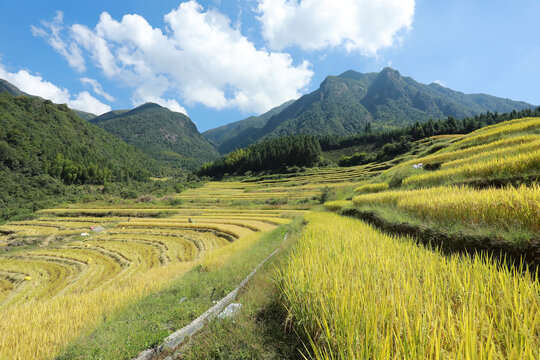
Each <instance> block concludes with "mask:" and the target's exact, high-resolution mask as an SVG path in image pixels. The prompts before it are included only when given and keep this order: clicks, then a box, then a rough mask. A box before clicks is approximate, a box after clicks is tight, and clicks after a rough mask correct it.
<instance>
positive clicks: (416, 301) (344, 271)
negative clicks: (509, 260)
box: [279, 213, 540, 360]
mask: <svg viewBox="0 0 540 360" xmlns="http://www.w3.org/2000/svg"><path fill="white" fill-rule="evenodd" d="M306 219H307V221H308V225H307V226H306V227H305V228H304V231H303V233H302V235H301V238H300V240H299V243H298V245H297V247H296V249H295V250H294V252H293V254H292V255H291V258H290V260H289V262H288V264H286V265H285V267H284V268H283V269H282V270H281V273H280V276H279V278H280V282H279V284H280V287H281V290H282V292H283V296H284V298H285V302H286V306H287V308H288V311H289V316H290V319H291V320H292V321H293V322H294V323H296V324H298V325H299V326H300V327H303V328H304V329H305V331H306V332H307V333H308V334H309V335H310V338H311V344H309V345H310V347H311V351H312V353H313V354H314V357H315V358H317V359H389V358H393V359H516V360H517V359H520V360H521V359H538V358H540V285H539V282H538V279H537V278H535V277H534V276H533V275H531V274H529V273H525V274H521V273H517V272H516V271H510V270H509V269H508V268H501V267H498V266H497V265H495V264H493V263H492V262H490V261H485V259H482V258H480V257H475V258H470V257H460V256H452V257H445V256H443V255H442V254H439V253H437V252H434V251H431V250H427V249H425V248H423V247H420V246H417V245H416V244H415V243H414V242H413V241H412V240H411V239H408V238H402V237H393V236H388V235H384V234H383V233H381V232H379V231H377V230H374V229H373V228H372V227H370V226H369V225H366V224H365V223H362V222H361V221H358V220H354V219H350V218H343V217H339V216H337V215H334V214H330V213H312V214H309V215H306Z"/></svg>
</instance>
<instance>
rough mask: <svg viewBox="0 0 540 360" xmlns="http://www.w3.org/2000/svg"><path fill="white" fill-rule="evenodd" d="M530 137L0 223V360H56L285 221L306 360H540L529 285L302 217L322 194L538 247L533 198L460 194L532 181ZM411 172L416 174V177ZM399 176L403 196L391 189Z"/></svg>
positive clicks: (539, 299) (511, 192) (367, 232)
mask: <svg viewBox="0 0 540 360" xmlns="http://www.w3.org/2000/svg"><path fill="white" fill-rule="evenodd" d="M539 129H540V119H538V118H536V119H535V118H530V119H518V120H513V121H510V122H507V123H502V124H497V125H494V126H490V127H487V128H484V129H480V130H478V131H476V132H474V133H472V134H469V135H465V136H461V135H459V136H456V135H447V136H446V135H445V136H440V137H439V138H440V139H442V140H444V141H447V143H445V146H447V147H446V148H443V149H442V150H439V151H437V152H435V153H433V154H430V155H427V156H421V155H419V156H420V157H418V158H414V159H406V160H407V161H405V162H403V163H401V164H398V165H397V166H394V167H392V168H390V169H388V168H389V167H390V166H391V165H392V163H393V162H394V161H395V162H398V161H401V160H402V159H398V160H393V161H392V162H387V163H383V164H368V165H361V166H354V167H347V168H324V169H309V170H306V171H304V172H299V173H295V174H281V175H264V176H259V177H252V178H244V179H237V180H236V181H222V182H217V181H213V182H207V183H206V184H205V185H204V186H202V187H200V188H196V189H189V190H186V191H184V192H182V193H180V194H176V195H175V196H174V199H173V200H174V202H172V201H171V202H168V201H160V200H156V201H151V202H148V203H133V202H131V203H130V202H124V203H123V204H121V205H111V204H107V203H99V202H96V203H90V204H84V205H82V204H68V205H64V206H63V207H60V208H56V209H46V210H42V211H39V212H38V213H37V217H36V218H34V219H29V220H25V221H14V222H10V223H7V224H4V225H2V226H0V317H2V319H3V321H2V322H0V334H2V336H1V337H0V359H4V358H5V359H48V358H54V356H55V354H57V353H58V352H59V351H61V349H62V348H63V347H65V346H66V345H67V344H69V343H70V342H71V341H73V340H74V339H75V338H77V337H80V336H85V335H88V334H90V333H91V331H92V329H95V328H96V327H97V326H99V325H100V324H102V323H103V322H104V321H105V319H107V318H109V317H111V316H114V314H116V313H118V311H119V310H121V309H124V308H126V307H127V306H129V305H130V304H132V303H133V302H134V301H136V300H137V299H140V298H142V297H144V296H147V295H149V294H155V292H157V291H159V290H161V289H164V288H165V287H166V286H167V285H168V284H170V283H171V281H173V280H175V279H178V278H179V277H181V276H183V274H185V273H186V272H188V271H189V270H190V269H193V268H194V267H195V266H198V265H200V268H201V269H204V270H205V271H210V270H211V269H216V268H219V267H221V266H223V264H225V263H226V261H227V259H230V258H231V257H232V256H233V255H234V256H238V254H241V253H242V252H243V251H246V249H248V248H249V247H250V246H252V245H253V244H255V243H257V241H259V238H260V237H261V235H262V234H264V233H267V232H269V231H271V230H273V229H275V228H276V227H277V226H279V225H282V224H287V223H289V222H290V221H291V220H292V219H293V218H295V217H304V218H305V220H306V223H307V225H305V228H304V229H303V232H302V234H301V236H300V239H299V240H298V242H297V245H295V249H294V251H293V253H292V256H291V258H290V259H289V261H288V262H287V263H286V265H285V266H283V267H282V268H281V269H280V270H279V275H278V279H277V280H278V284H279V286H280V289H281V291H282V298H283V299H284V304H285V306H286V307H287V310H288V312H289V320H290V321H291V322H292V323H293V324H294V325H295V326H296V327H297V328H300V329H301V330H303V331H304V332H305V333H306V335H307V336H308V338H309V339H310V342H309V343H308V344H306V346H307V348H308V349H309V351H310V354H308V356H312V357H313V358H317V359H338V358H340V359H341V358H347V359H364V358H366V359H367V358H369V359H372V358H415V359H419V358H429V359H473V358H474V359H476V358H478V359H483V358H486V359H487V358H489V359H536V358H540V350H539V349H540V285H539V281H538V278H537V275H535V274H532V273H530V272H528V270H524V269H512V268H510V267H504V266H500V265H499V264H497V262H495V261H492V260H491V259H489V258H486V257H485V256H483V255H482V256H476V257H469V256H466V255H443V254H442V253H440V252H438V251H437V250H432V249H428V248H424V247H422V246H418V245H417V244H416V243H415V241H414V239H411V238H408V237H402V236H389V235H385V234H383V233H382V232H380V231H377V230H375V229H374V228H372V227H371V226H370V225H367V224H366V223H363V222H361V221H358V220H353V219H349V218H343V217H339V216H337V215H335V214H331V213H328V212H312V210H313V209H314V208H316V206H318V205H319V204H320V203H321V202H322V201H324V200H322V198H323V196H322V194H323V193H324V191H323V187H328V188H329V189H330V190H331V191H328V192H327V193H328V194H333V195H329V196H334V197H333V198H332V197H330V199H333V201H328V202H326V203H325V204H324V206H325V208H326V209H328V210H331V211H339V210H342V209H344V208H349V207H354V206H364V205H369V206H371V205H375V206H376V205H381V206H388V207H394V208H396V209H399V210H400V211H401V210H402V211H404V212H408V213H409V214H413V215H414V216H416V217H418V218H419V219H426V220H434V221H439V222H447V223H450V224H452V225H454V224H457V223H459V224H460V226H465V227H468V228H475V227H477V226H484V225H485V226H491V227H493V228H495V229H500V230H501V231H502V230H505V231H514V230H516V229H517V230H519V231H525V232H527V234H533V235H534V234H536V235H537V234H539V233H540V227H539V224H540V186H539V185H537V184H535V183H531V182H529V183H528V184H527V185H520V186H510V185H508V186H506V185H505V186H502V187H499V188H491V187H485V188H483V189H478V188H473V187H470V186H466V185H455V184H463V183H467V182H469V181H472V180H476V179H488V180H489V179H499V180H500V179H506V178H513V177H519V176H530V175H534V174H538V173H539V171H540V162H539V159H540V155H539V151H540V148H539V145H540V133H539ZM428 140H429V141H433V139H431V140H430V139H428ZM428 140H425V141H423V145H422V146H424V147H426V146H429V144H430V142H428ZM431 144H432V143H431ZM435 145H437V144H435ZM435 145H433V146H435ZM427 153H429V149H428V150H426V151H425V152H423V154H427ZM418 163H423V165H424V166H423V168H421V167H418V166H417V168H415V169H411V168H412V165H413V164H418ZM427 165H429V166H427ZM426 168H427V169H426ZM386 169H388V170H386ZM400 171H403V173H404V174H405V175H404V177H403V179H401V180H402V182H401V181H399V182H394V183H392V182H391V181H389V179H390V178H391V177H392V176H393V175H394V174H396V173H399V172H400ZM434 186H435V187H434ZM353 189H354V190H353ZM172 203H176V204H177V205H171V204H172ZM320 208H321V207H319V209H320Z"/></svg>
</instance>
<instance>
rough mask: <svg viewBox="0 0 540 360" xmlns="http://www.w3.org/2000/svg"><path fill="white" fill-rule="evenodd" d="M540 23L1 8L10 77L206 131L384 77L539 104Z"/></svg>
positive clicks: (323, 2)
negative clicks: (183, 115) (143, 109)
mask: <svg viewBox="0 0 540 360" xmlns="http://www.w3.org/2000/svg"><path fill="white" fill-rule="evenodd" d="M373 3H376V4H375V6H374V4H373ZM103 13H106V14H105V15H103ZM539 13H540V2H539V1H533V0H517V1H507V0H506V1H505V0H492V1H483V0H469V1H464V0H457V1H427V0H417V1H414V0H379V1H377V2H375V1H373V0H302V1H299V0H296V1H291V0H288V1H287V0H229V1H225V0H221V1H218V0H208V1H203V0H199V1H197V2H195V1H194V0H192V1H189V2H186V1H169V0H155V1H142V0H135V1H110V0H109V1H101V0H94V1H91V2H89V1H85V2H83V1H59V0H49V1H41V0H27V1H24V2H18V1H6V0H0V14H1V15H0V19H1V21H0V77H4V78H7V80H8V81H11V82H13V83H15V85H17V86H19V87H21V89H22V90H24V91H26V92H29V93H32V94H36V95H40V96H43V97H48V98H51V99H52V100H53V101H56V102H66V103H68V105H70V106H71V107H73V108H79V109H82V110H87V111H93V112H96V113H98V112H103V111H106V110H108V109H123V108H132V107H134V106H136V105H138V104H141V103H143V102H145V101H154V102H158V103H160V104H162V105H164V106H167V107H169V108H171V109H173V110H177V111H184V112H187V114H188V115H189V116H190V117H191V118H192V120H193V121H194V122H195V123H196V124H197V126H198V128H199V130H201V131H204V130H206V129H209V128H213V127H216V126H219V125H222V124H225V123H229V122H231V121H235V120H239V119H242V118H245V117H247V116H249V115H252V114H259V113H262V112H264V111H266V110H268V109H269V108H270V107H272V106H277V105H279V104H280V103H282V102H284V101H286V100H288V99H290V98H294V97H298V96H300V95H302V94H305V93H307V92H310V91H313V90H315V89H316V88H317V87H318V86H319V84H320V82H321V81H322V80H324V78H325V77H326V76H327V75H337V74H340V73H342V72H344V71H346V70H348V69H353V70H356V71H359V72H373V71H380V70H381V69H382V68H383V67H385V66H391V67H393V68H394V69H397V70H399V71H400V72H401V74H403V75H406V76H411V77H413V78H414V79H416V80H417V81H420V82H423V83H430V82H433V81H438V82H440V83H442V85H444V86H447V87H449V88H452V89H454V90H459V91H463V92H465V93H487V94H491V95H496V96H501V97H507V98H511V99H514V100H524V101H527V102H530V103H532V104H540V66H539V63H540V62H539V59H540V40H539V39H540V27H539V26H538V20H537V16H538V14H539ZM107 14H108V15H107ZM129 14H136V15H138V16H126V15H129ZM125 16H126V17H125Z"/></svg>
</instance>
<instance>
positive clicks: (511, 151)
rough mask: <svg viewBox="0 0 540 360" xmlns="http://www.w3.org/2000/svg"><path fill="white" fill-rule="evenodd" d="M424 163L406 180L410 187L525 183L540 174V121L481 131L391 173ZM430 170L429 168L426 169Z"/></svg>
mask: <svg viewBox="0 0 540 360" xmlns="http://www.w3.org/2000/svg"><path fill="white" fill-rule="evenodd" d="M415 163H422V164H423V168H418V169H416V170H415V171H413V172H412V173H411V174H410V175H409V176H407V177H405V178H404V179H403V185H404V186H408V187H415V188H418V187H428V186H436V185H441V184H448V183H467V182H472V181H482V182H486V181H489V180H490V179H504V178H507V179H509V180H523V179H525V180H526V179H527V178H530V177H532V178H534V177H538V175H539V174H540V118H524V119H516V120H512V121H506V122H503V123H500V124H497V125H492V126H488V127H485V128H482V129H479V130H477V131H475V132H473V133H471V134H469V135H466V136H464V137H463V138H461V139H460V140H459V141H456V142H454V143H453V144H452V145H451V146H449V147H448V148H446V149H443V150H441V151H439V152H436V153H435V154H433V155H429V156H426V157H421V158H417V159H414V160H410V161H407V162H404V163H402V164H400V165H399V166H397V167H396V168H394V169H391V170H389V171H388V173H390V174H392V173H396V172H399V171H400V170H404V169H406V168H410V167H411V165H413V164H415ZM426 166H427V167H426Z"/></svg>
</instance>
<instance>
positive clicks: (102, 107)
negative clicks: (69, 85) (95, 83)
mask: <svg viewBox="0 0 540 360" xmlns="http://www.w3.org/2000/svg"><path fill="white" fill-rule="evenodd" d="M0 78H2V79H5V80H7V81H9V82H10V83H12V84H13V85H15V86H16V87H18V88H19V89H20V90H21V91H24V92H25V93H27V94H30V95H36V96H39V97H42V98H44V99H49V100H51V101H52V102H54V103H57V104H67V105H68V106H69V107H70V108H73V109H77V110H82V111H86V112H90V113H93V114H97V115H101V114H103V113H105V112H108V111H111V107H110V106H109V105H107V104H104V103H102V102H101V101H99V100H98V99H96V98H95V97H93V96H92V95H90V94H89V93H88V92H87V91H83V92H80V93H79V94H76V95H72V94H70V92H69V90H67V89H65V88H59V87H58V86H56V85H54V84H52V83H50V82H48V81H45V80H43V78H42V77H41V76H40V75H33V74H31V73H30V72H28V71H27V70H19V71H17V72H16V73H12V72H9V71H7V70H6V69H5V68H4V66H3V65H2V64H0Z"/></svg>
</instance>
